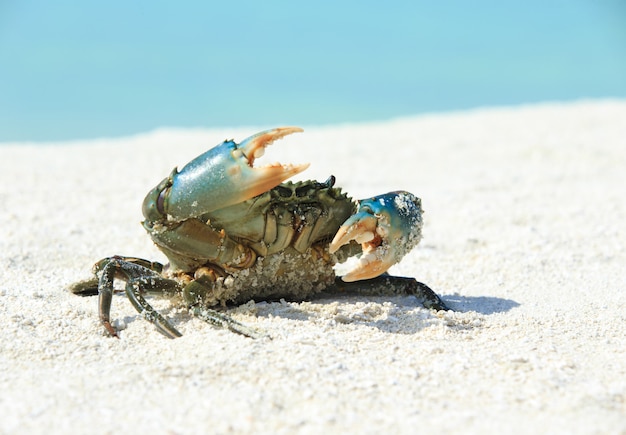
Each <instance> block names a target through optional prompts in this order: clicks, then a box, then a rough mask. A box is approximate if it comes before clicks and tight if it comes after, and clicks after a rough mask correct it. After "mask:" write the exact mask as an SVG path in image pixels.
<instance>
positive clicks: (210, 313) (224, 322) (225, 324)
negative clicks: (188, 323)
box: [190, 306, 265, 338]
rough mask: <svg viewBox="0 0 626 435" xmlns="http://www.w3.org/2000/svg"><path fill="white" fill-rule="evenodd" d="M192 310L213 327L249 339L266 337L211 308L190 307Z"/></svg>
mask: <svg viewBox="0 0 626 435" xmlns="http://www.w3.org/2000/svg"><path fill="white" fill-rule="evenodd" d="M190 310H191V312H192V313H193V315H194V316H196V317H197V318H199V319H202V320H204V321H205V322H207V323H210V324H211V325H213V326H217V327H218V328H224V329H228V330H229V331H232V332H236V333H237V334H241V335H243V336H245V337H249V338H261V337H265V334H262V333H260V332H258V331H255V330H254V329H252V328H250V327H248V326H246V325H244V324H243V323H239V322H237V321H236V320H234V319H232V318H230V317H229V316H227V315H226V314H222V313H219V312H217V311H215V310H212V309H210V308H202V307H199V306H194V307H190Z"/></svg>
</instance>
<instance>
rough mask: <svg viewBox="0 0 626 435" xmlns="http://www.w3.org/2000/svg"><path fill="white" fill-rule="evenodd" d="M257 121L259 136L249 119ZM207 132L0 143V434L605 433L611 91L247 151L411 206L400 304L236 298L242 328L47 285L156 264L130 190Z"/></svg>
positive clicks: (619, 165)
mask: <svg viewBox="0 0 626 435" xmlns="http://www.w3.org/2000/svg"><path fill="white" fill-rule="evenodd" d="M266 127H273V126H262V128H266ZM260 129H261V128H258V129H257V128H246V129H237V130H229V131H173V130H163V131H157V132H155V133H151V134H146V135H141V136H137V137H131V138H123V139H115V140H97V141H90V142H86V143H78V142H77V143H62V144H53V145H45V146H34V145H33V146H31V145H24V144H20V145H11V144H9V145H4V146H0V177H1V184H0V201H1V204H2V208H1V209H0V222H1V223H2V232H1V235H2V237H1V239H0V258H1V263H0V264H1V265H2V268H1V269H0V316H1V321H0V322H1V323H0V325H1V327H0V410H1V414H2V417H1V418H0V432H1V433H26V432H30V433H70V432H71V433H148V432H151V433H180V434H186V433H231V432H235V433H242V432H243V433H247V432H254V433H285V434H287V433H294V432H297V433H321V432H334V433H345V432H353V433H354V432H359V433H414V432H423V433H503V432H509V433H537V432H539V433H625V432H626V314H625V313H626V249H625V246H626V232H625V230H624V225H625V223H626V202H625V200H624V197H625V195H626V188H625V186H626V183H625V181H624V180H626V176H625V173H626V101H600V102H581V103H575V104H565V105H561V104H547V105H537V106H528V107H520V108H511V109H497V110H495V109H494V110H477V111H470V112H463V113H453V114H444V115H432V116H420V117H415V118H409V119H403V120H398V121H393V122H384V123H376V124H361V125H343V126H334V127H324V128H306V132H305V133H304V134H303V135H298V136H291V137H289V138H287V139H285V140H284V141H282V142H278V143H277V144H275V145H274V146H273V148H271V149H270V150H269V151H268V152H267V155H266V157H264V159H265V161H266V162H271V161H274V160H280V161H283V162H288V161H292V162H306V161H310V162H311V163H312V165H311V168H310V169H309V170H308V171H307V172H305V173H304V174H302V175H303V176H302V177H300V178H309V177H311V178H317V179H326V177H327V176H328V175H330V174H334V175H336V176H337V180H338V184H339V185H341V186H343V187H344V188H345V189H346V190H347V191H348V192H350V193H351V194H353V195H354V196H356V197H367V196H372V195H374V194H376V193H382V192H386V191H388V190H394V189H406V190H410V191H412V192H414V193H415V194H417V195H418V196H420V197H421V198H422V200H423V204H424V208H425V210H426V214H425V228H424V236H425V238H424V240H423V242H422V243H421V244H420V245H419V246H418V248H417V249H415V250H414V251H413V252H412V253H411V254H409V255H408V256H407V257H406V258H405V259H404V260H403V262H402V263H401V264H399V265H398V266H396V267H395V268H394V269H393V270H392V271H393V272H395V273H396V274H403V275H410V276H415V277H417V278H418V279H419V280H421V281H423V282H425V283H428V284H429V285H430V286H431V287H432V288H434V289H436V290H437V292H438V293H440V294H441V295H443V297H444V299H445V300H446V301H447V302H448V303H449V305H450V306H451V307H453V308H454V309H456V310H457V311H456V312H454V313H447V314H444V313H439V314H437V313H433V312H430V311H428V310H425V309H423V308H421V307H420V306H419V305H418V304H417V303H415V301H414V300H413V299H411V298H410V297H398V298H391V299H388V298H346V299H327V300H321V301H314V302H306V303H300V304H298V303H271V304H267V303H260V304H256V305H254V304H248V305H246V306H244V307H242V308H239V309H236V310H233V311H231V313H232V315H233V316H234V317H236V318H237V319H238V320H240V321H242V322H245V323H247V324H249V325H253V326H255V327H259V328H262V329H264V330H266V331H267V332H268V333H269V334H270V335H271V336H272V337H273V340H257V341H253V340H250V339H247V338H243V337H241V336H237V335H235V334H233V333H230V332H227V331H223V330H217V329H214V328H212V327H210V326H208V325H206V324H204V323H202V322H201V321H199V320H197V319H193V318H190V317H189V316H188V315H187V314H186V313H185V312H184V310H179V309H176V308H172V307H171V305H170V303H169V301H167V300H159V301H155V300H153V301H154V303H155V305H157V306H158V307H159V308H160V309H161V310H162V311H163V312H165V313H166V314H168V315H169V316H171V317H174V321H175V323H176V324H177V326H178V327H179V328H180V330H181V331H182V332H183V333H184V337H182V338H181V339H178V340H168V339H166V338H164V337H163V336H161V335H159V334H158V333H157V332H155V330H154V328H153V326H152V325H150V324H149V323H148V322H146V321H144V320H143V319H141V318H140V317H139V316H138V315H137V313H136V312H135V311H134V309H133V308H132V307H131V305H130V303H129V302H128V301H127V300H126V299H125V298H124V297H121V296H120V297H117V298H115V300H114V306H113V317H114V318H115V319H118V321H119V323H118V324H119V325H122V326H123V325H124V324H125V326H126V329H124V330H123V331H122V334H121V336H122V339H121V340H116V339H112V338H108V337H105V336H104V334H103V333H102V331H101V328H100V326H99V325H98V321H97V314H96V298H80V297H77V296H74V295H72V294H69V293H68V292H67V291H66V290H65V289H66V288H67V285H68V284H69V283H71V282H73V281H75V280H78V279H81V278H85V277H87V276H88V274H89V269H90V267H91V264H92V263H93V262H94V261H95V260H97V259H99V258H102V257H104V256H108V255H112V254H124V255H136V256H141V257H144V258H150V259H154V260H159V261H163V260H164V257H163V256H162V255H161V254H160V253H159V252H158V251H157V250H156V249H155V248H154V247H153V246H152V244H151V242H150V240H149V238H148V236H147V235H146V234H145V232H144V230H143V228H142V227H141V226H140V225H139V221H140V220H141V219H142V216H141V202H142V200H143V197H144V195H145V194H146V193H147V191H148V190H149V189H150V188H152V187H153V186H154V185H155V184H156V183H157V182H159V181H160V180H161V179H162V178H163V177H165V176H166V175H167V174H168V173H169V171H170V170H171V169H172V167H174V166H175V165H179V166H182V165H183V164H184V163H186V161H188V160H189V159H190V158H192V157H194V156H195V155H197V154H199V153H200V152H202V151H203V150H204V149H206V148H208V147H210V146H213V145H215V144H217V143H218V142H220V141H221V140H222V139H224V138H227V137H229V138H231V137H234V138H236V139H242V138H243V137H245V136H246V135H247V134H249V133H253V132H256V131H258V130H260Z"/></svg>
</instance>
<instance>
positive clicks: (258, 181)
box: [244, 163, 309, 198]
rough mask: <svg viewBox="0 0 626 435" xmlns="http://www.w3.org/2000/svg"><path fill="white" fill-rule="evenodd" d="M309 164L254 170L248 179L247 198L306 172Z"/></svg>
mask: <svg viewBox="0 0 626 435" xmlns="http://www.w3.org/2000/svg"><path fill="white" fill-rule="evenodd" d="M308 167H309V164H308V163H303V164H300V165H280V164H278V165H269V166H262V167H260V168H252V170H253V171H254V172H253V174H252V175H249V176H248V177H246V188H245V189H244V191H245V193H244V196H245V197H249V198H252V197H253V196H256V195H260V194H261V193H264V192H267V191H268V190H270V189H273V188H274V187H276V186H278V185H279V184H280V183H282V182H283V181H285V180H286V179H288V178H290V177H292V176H294V175H296V174H298V173H300V172H302V171H304V170H305V169H306V168H308Z"/></svg>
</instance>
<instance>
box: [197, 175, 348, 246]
mask: <svg viewBox="0 0 626 435" xmlns="http://www.w3.org/2000/svg"><path fill="white" fill-rule="evenodd" d="M334 182H335V178H334V177H332V176H331V177H330V178H329V179H328V180H327V181H326V182H324V183H320V182H317V181H303V182H297V183H292V182H287V183H283V184H280V185H279V186H276V187H275V188H273V189H271V190H269V191H267V192H265V193H263V194H261V195H258V196H255V197H254V198H251V199H249V200H247V201H244V202H241V203H239V204H235V205H232V206H229V207H226V208H223V209H220V210H216V211H213V212H211V213H209V214H206V215H204V216H202V218H203V219H206V221H207V223H208V224H209V225H211V226H212V227H213V228H215V229H217V230H222V229H223V230H224V232H225V233H226V234H227V235H228V236H229V237H230V238H232V239H235V240H238V241H240V242H241V243H243V244H245V245H247V246H249V247H250V248H252V249H253V250H254V251H255V252H256V253H257V254H258V255H259V256H262V257H266V256H269V255H273V254H276V253H278V252H281V251H284V250H285V249H287V248H293V249H294V250H295V251H296V252H299V253H305V252H306V251H307V250H308V249H309V248H310V247H311V246H313V245H316V244H320V243H322V244H325V243H328V242H330V240H332V238H333V237H334V235H335V233H336V232H337V230H338V229H339V227H340V226H341V224H342V223H343V222H344V221H345V220H346V219H347V218H348V217H350V216H351V215H352V214H353V213H354V212H355V209H356V206H355V204H354V202H353V201H352V200H351V199H350V198H349V197H348V196H347V195H346V194H344V193H343V192H341V189H339V188H335V187H333V185H334Z"/></svg>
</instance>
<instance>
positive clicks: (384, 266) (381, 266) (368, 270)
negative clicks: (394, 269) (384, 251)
mask: <svg viewBox="0 0 626 435" xmlns="http://www.w3.org/2000/svg"><path fill="white" fill-rule="evenodd" d="M370 256H375V254H367V255H366V254H364V255H363V256H362V257H361V258H360V259H359V265H358V267H357V268H356V269H353V270H351V271H350V272H348V273H346V274H345V275H344V276H342V277H341V280H342V281H344V282H354V281H362V280H364V279H371V278H376V277H377V276H379V275H381V274H383V273H385V272H386V271H387V270H388V269H389V268H390V267H391V266H393V263H392V262H388V261H385V260H383V259H381V258H367V257H370Z"/></svg>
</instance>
